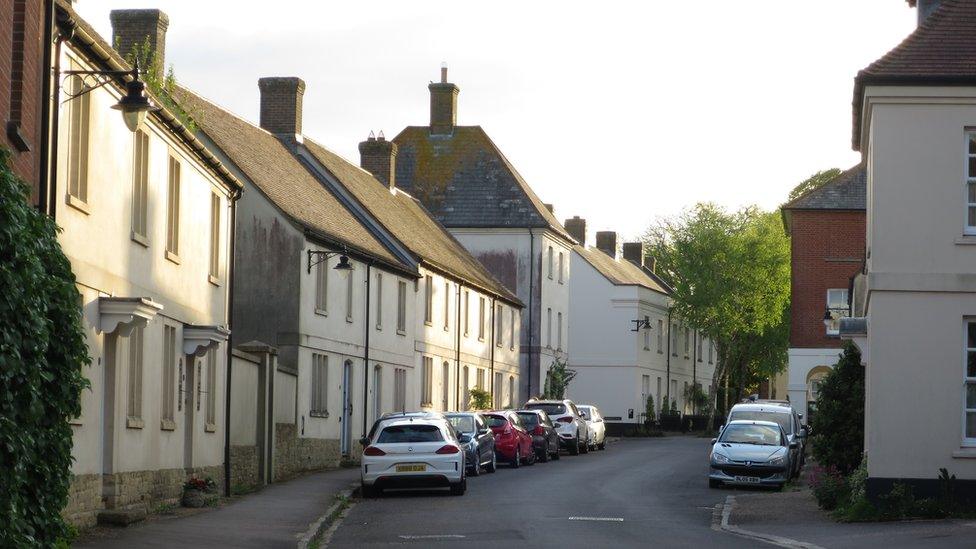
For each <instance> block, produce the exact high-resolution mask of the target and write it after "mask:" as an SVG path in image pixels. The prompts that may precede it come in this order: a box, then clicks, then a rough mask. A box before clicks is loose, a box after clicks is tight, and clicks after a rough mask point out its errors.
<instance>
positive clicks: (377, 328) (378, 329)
mask: <svg viewBox="0 0 976 549" xmlns="http://www.w3.org/2000/svg"><path fill="white" fill-rule="evenodd" d="M376 331H377V332H382V331H383V325H382V324H377V325H376Z"/></svg>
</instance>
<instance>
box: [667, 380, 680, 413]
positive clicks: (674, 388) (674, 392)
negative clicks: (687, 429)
mask: <svg viewBox="0 0 976 549" xmlns="http://www.w3.org/2000/svg"><path fill="white" fill-rule="evenodd" d="M668 399H670V401H671V402H674V403H677V402H678V380H677V379H672V380H671V394H669V395H668ZM671 402H669V403H668V409H670V408H671Z"/></svg>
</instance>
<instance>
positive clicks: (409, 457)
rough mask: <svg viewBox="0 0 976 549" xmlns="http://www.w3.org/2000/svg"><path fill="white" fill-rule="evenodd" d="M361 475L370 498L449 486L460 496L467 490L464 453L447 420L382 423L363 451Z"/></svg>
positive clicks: (425, 419) (363, 489) (454, 493)
mask: <svg viewBox="0 0 976 549" xmlns="http://www.w3.org/2000/svg"><path fill="white" fill-rule="evenodd" d="M360 473H361V483H362V495H363V497H366V498H368V497H373V496H375V495H378V494H380V493H381V492H382V491H383V490H384V489H385V488H430V487H448V488H450V489H451V494H453V495H457V496H459V495H462V494H464V492H465V490H467V478H466V476H465V463H464V452H463V451H462V450H461V445H460V442H459V441H458V440H457V438H456V437H455V434H454V429H453V428H452V427H451V425H450V424H449V423H448V422H447V420H445V419H443V418H436V417H434V418H427V417H401V418H388V419H387V420H382V421H380V422H379V425H378V428H377V429H376V432H375V433H374V434H373V436H372V437H371V438H370V439H369V440H368V445H366V448H365V449H364V450H363V456H362V461H361V464H360Z"/></svg>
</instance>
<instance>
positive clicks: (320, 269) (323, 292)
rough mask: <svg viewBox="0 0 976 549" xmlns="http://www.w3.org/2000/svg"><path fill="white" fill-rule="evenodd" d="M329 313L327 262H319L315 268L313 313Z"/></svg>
mask: <svg viewBox="0 0 976 549" xmlns="http://www.w3.org/2000/svg"><path fill="white" fill-rule="evenodd" d="M328 311H329V262H328V260H323V261H320V262H319V263H318V264H317V265H316V266H315V312H316V313H320V314H328Z"/></svg>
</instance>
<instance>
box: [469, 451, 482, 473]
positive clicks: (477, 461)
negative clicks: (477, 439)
mask: <svg viewBox="0 0 976 549" xmlns="http://www.w3.org/2000/svg"><path fill="white" fill-rule="evenodd" d="M480 474H481V457H480V456H479V457H476V458H474V467H472V468H471V476H473V477H476V476H478V475H480Z"/></svg>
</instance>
